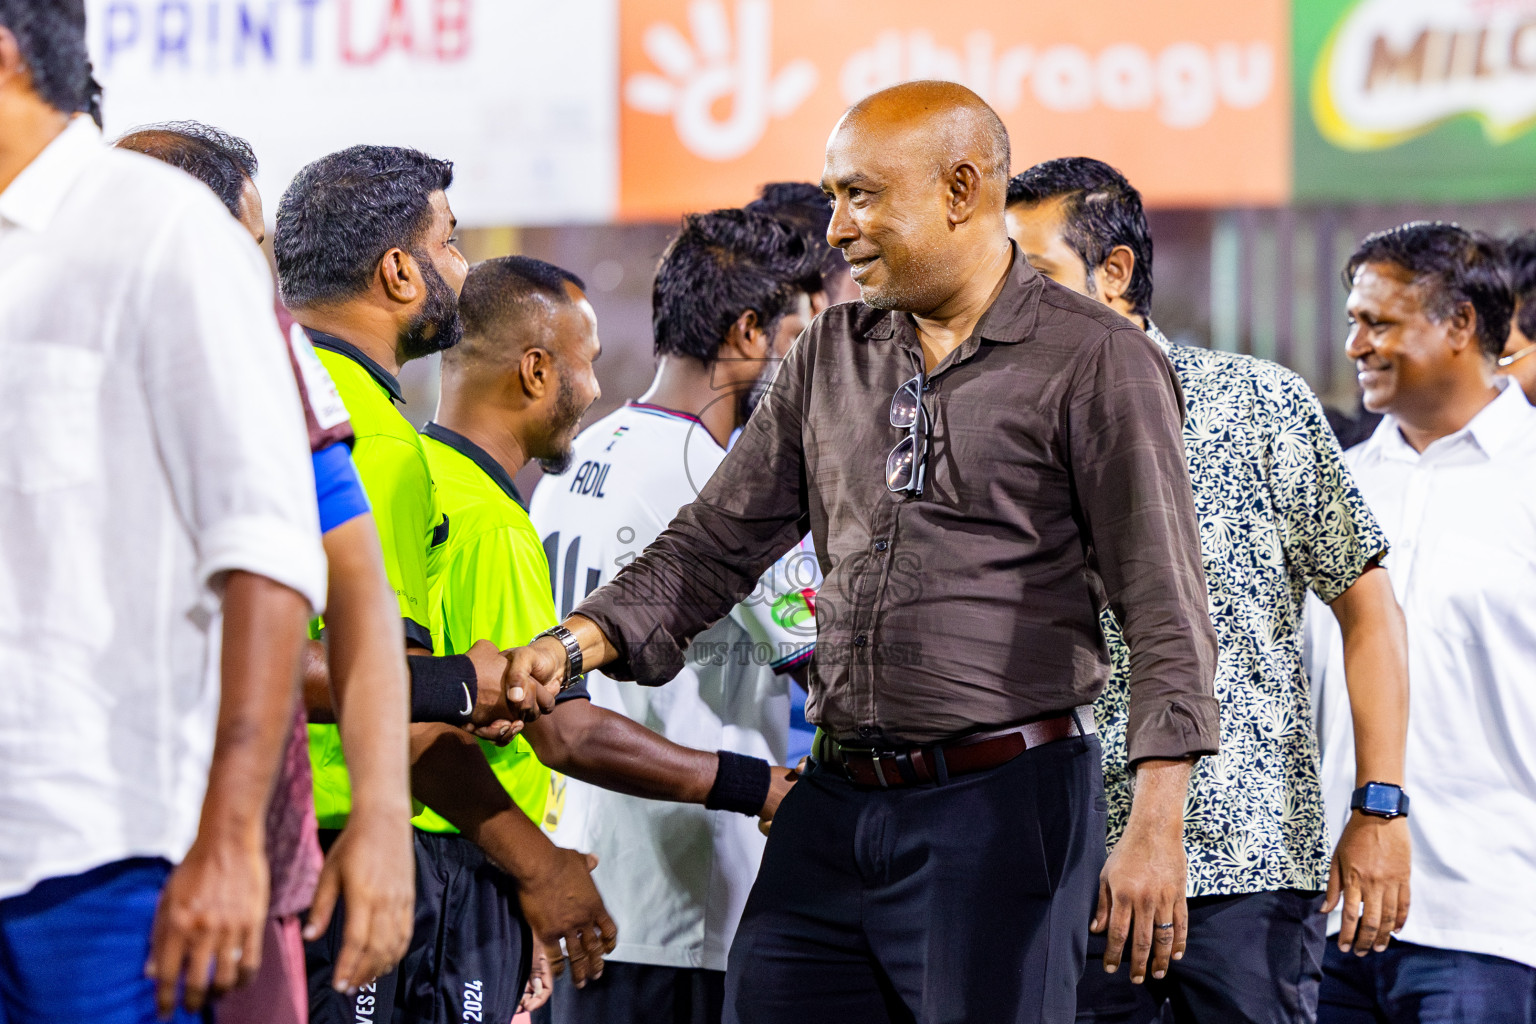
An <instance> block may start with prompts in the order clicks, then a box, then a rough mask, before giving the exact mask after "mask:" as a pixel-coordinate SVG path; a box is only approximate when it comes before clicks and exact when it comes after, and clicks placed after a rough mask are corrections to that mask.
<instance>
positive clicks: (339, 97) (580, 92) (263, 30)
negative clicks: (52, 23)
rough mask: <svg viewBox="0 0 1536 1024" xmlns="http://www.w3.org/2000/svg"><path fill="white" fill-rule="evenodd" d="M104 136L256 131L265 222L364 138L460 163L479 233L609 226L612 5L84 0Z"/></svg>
mask: <svg viewBox="0 0 1536 1024" xmlns="http://www.w3.org/2000/svg"><path fill="white" fill-rule="evenodd" d="M87 11H88V15H89V26H90V27H89V31H90V46H91V55H92V60H93V61H94V63H95V66H96V69H97V74H98V77H99V78H100V80H101V81H102V83H103V86H104V88H105V100H104V104H103V107H104V112H105V116H106V122H107V125H106V127H107V132H108V134H109V136H115V135H117V134H120V133H121V132H123V131H125V130H126V129H128V128H130V127H133V126H136V125H140V124H144V123H147V122H152V121H167V120H179V119H186V118H192V119H196V120H200V121H205V122H207V123H209V124H212V125H215V126H217V127H220V128H223V129H226V130H228V131H231V132H234V133H235V134H237V135H242V136H244V137H246V138H248V139H249V140H250V141H251V143H252V144H253V146H254V147H255V149H256V152H257V156H258V157H259V158H260V160H261V164H262V171H261V175H260V179H259V184H260V186H261V188H262V191H263V193H264V196H265V199H266V212H267V218H268V220H269V221H270V220H271V219H272V216H273V215H274V213H275V211H276V207H277V200H278V197H279V196H280V195H281V192H282V189H283V188H284V187H286V185H287V183H288V181H289V180H290V179H291V178H292V176H293V174H294V173H295V172H296V171H297V170H298V169H299V168H300V167H302V166H303V165H304V164H306V163H308V162H309V161H311V160H314V159H316V158H317V157H320V156H323V155H325V154H326V153H329V152H332V151H334V150H337V149H341V148H344V147H346V146H349V145H353V144H357V143H385V144H390V145H401V146H413V147H416V148H418V149H423V150H426V151H427V152H430V153H432V154H433V155H435V156H439V157H444V158H447V159H451V160H453V161H454V162H455V168H456V178H455V182H454V187H453V191H452V193H451V195H452V199H453V205H454V211H455V213H456V214H457V215H458V217H459V220H460V221H461V223H464V224H466V225H468V226H477V225H498V224H547V223H558V222H564V221H604V220H608V219H610V218H611V216H612V212H613V199H614V195H615V193H616V188H617V186H616V182H615V173H616V168H617V164H618V157H617V154H616V153H615V151H614V145H615V138H616V134H617V128H616V125H615V122H614V117H615V101H614V97H615V96H616V95H617V91H618V83H617V80H616V77H615V71H614V58H613V52H614V47H615V45H616V43H615V38H616V36H615V34H616V31H617V8H616V5H615V3H614V0H560V2H559V3H548V2H538V0H87Z"/></svg>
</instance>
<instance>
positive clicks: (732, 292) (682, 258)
mask: <svg viewBox="0 0 1536 1024" xmlns="http://www.w3.org/2000/svg"><path fill="white" fill-rule="evenodd" d="M816 255H817V256H819V254H816ZM816 266H817V263H816V256H813V255H812V254H810V253H808V252H807V251H806V244H805V237H804V234H803V233H802V232H800V231H797V230H795V229H794V228H792V227H790V226H789V225H788V224H786V223H785V222H784V221H782V220H779V219H778V218H776V217H770V216H768V215H767V214H762V213H752V212H750V211H747V210H715V211H713V212H710V213H691V214H689V215H688V216H686V217H684V218H683V230H682V232H681V233H680V234H679V235H678V236H677V237H676V238H674V239H673V240H672V243H671V244H670V245H668V246H667V250H666V252H664V253H662V256H661V264H660V265H659V266H658V267H657V268H656V284H655V286H654V287H653V288H652V290H651V329H652V331H653V332H654V334H655V337H656V354H657V355H680V356H689V357H692V358H694V359H699V360H702V361H704V362H706V363H710V362H713V361H714V359H715V356H716V353H717V352H718V351H719V348H720V343H721V342H722V341H724V340H725V336H726V334H727V332H729V331H730V328H731V325H732V324H733V323H735V322H736V320H737V318H738V317H740V316H741V315H742V314H743V313H745V312H746V311H747V310H749V309H750V310H753V311H754V312H756V313H757V320H758V323H759V324H760V325H762V328H763V330H765V331H771V330H773V328H774V327H775V326H777V325H778V322H779V321H780V320H781V319H783V317H784V314H785V313H787V312H788V311H789V308H790V305H791V303H793V302H794V301H795V298H796V296H797V295H798V294H799V293H801V292H804V291H806V290H807V288H806V283H807V279H808V278H809V277H812V276H814V274H815V267H816Z"/></svg>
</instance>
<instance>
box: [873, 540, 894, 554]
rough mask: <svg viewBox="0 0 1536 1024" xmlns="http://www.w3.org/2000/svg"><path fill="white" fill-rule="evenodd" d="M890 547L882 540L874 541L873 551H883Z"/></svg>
mask: <svg viewBox="0 0 1536 1024" xmlns="http://www.w3.org/2000/svg"><path fill="white" fill-rule="evenodd" d="M890 546H891V545H890V544H888V543H887V542H885V541H883V540H877V541H875V550H876V551H884V550H885V549H886V548H888V547H890Z"/></svg>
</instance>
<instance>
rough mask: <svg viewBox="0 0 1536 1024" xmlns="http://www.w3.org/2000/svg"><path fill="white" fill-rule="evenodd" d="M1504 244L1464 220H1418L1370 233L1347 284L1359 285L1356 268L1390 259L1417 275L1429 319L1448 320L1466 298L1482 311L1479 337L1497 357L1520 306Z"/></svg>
mask: <svg viewBox="0 0 1536 1024" xmlns="http://www.w3.org/2000/svg"><path fill="white" fill-rule="evenodd" d="M1500 250H1501V246H1500V245H1499V244H1498V242H1496V241H1495V240H1494V239H1491V238H1488V237H1486V236H1483V235H1478V234H1474V233H1472V232H1470V231H1468V230H1466V229H1465V228H1463V227H1462V226H1461V225H1459V224H1451V223H1447V222H1445V221H1438V220H1437V221H1427V220H1416V221H1410V222H1408V223H1407V224H1400V225H1398V226H1397V227H1395V228H1389V229H1388V230H1386V231H1378V232H1376V233H1375V234H1372V235H1367V236H1366V237H1365V240H1364V241H1362V242H1361V243H1360V246H1359V247H1358V248H1357V249H1355V251H1354V254H1353V255H1351V256H1350V257H1349V262H1348V263H1346V264H1345V265H1344V287H1345V288H1346V289H1351V288H1353V287H1354V282H1355V272H1356V271H1358V270H1359V269H1360V268H1361V267H1362V266H1363V265H1365V264H1367V263H1386V264H1390V265H1392V266H1394V267H1400V268H1402V269H1403V270H1406V271H1407V272H1408V273H1410V274H1412V275H1413V279H1414V282H1413V283H1414V284H1415V285H1416V286H1418V287H1420V288H1422V289H1423V293H1424V308H1425V311H1426V312H1427V313H1428V314H1429V317H1430V319H1432V320H1435V321H1436V322H1439V321H1443V320H1444V319H1445V318H1446V317H1449V316H1451V315H1452V314H1454V313H1455V312H1456V310H1457V308H1458V307H1460V306H1461V305H1462V304H1463V303H1466V304H1469V305H1471V307H1472V310H1473V312H1474V313H1476V314H1477V340H1478V344H1479V345H1480V346H1481V347H1482V349H1483V351H1484V352H1485V353H1486V354H1488V355H1490V356H1495V357H1497V356H1498V354H1499V353H1501V352H1503V351H1504V343H1505V341H1506V340H1507V339H1508V337H1509V320H1510V317H1511V315H1513V313H1514V309H1515V293H1514V291H1513V289H1511V287H1510V279H1509V274H1508V272H1507V270H1506V268H1505V265H1504V254H1503V253H1502V252H1501V251H1500Z"/></svg>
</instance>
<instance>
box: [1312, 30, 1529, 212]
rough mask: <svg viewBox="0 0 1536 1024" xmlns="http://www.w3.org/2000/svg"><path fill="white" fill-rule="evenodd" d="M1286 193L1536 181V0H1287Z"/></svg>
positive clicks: (1459, 191)
mask: <svg viewBox="0 0 1536 1024" xmlns="http://www.w3.org/2000/svg"><path fill="white" fill-rule="evenodd" d="M1292 46H1293V49H1294V65H1293V68H1294V75H1293V89H1294V93H1295V104H1294V123H1295V145H1294V155H1295V175H1294V188H1295V198H1296V199H1298V200H1301V201H1306V200H1309V199H1315V200H1335V199H1337V200H1425V201H1465V200H1480V199H1500V198H1507V197H1513V196H1522V195H1532V194H1536V0H1294V7H1293V24H1292Z"/></svg>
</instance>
